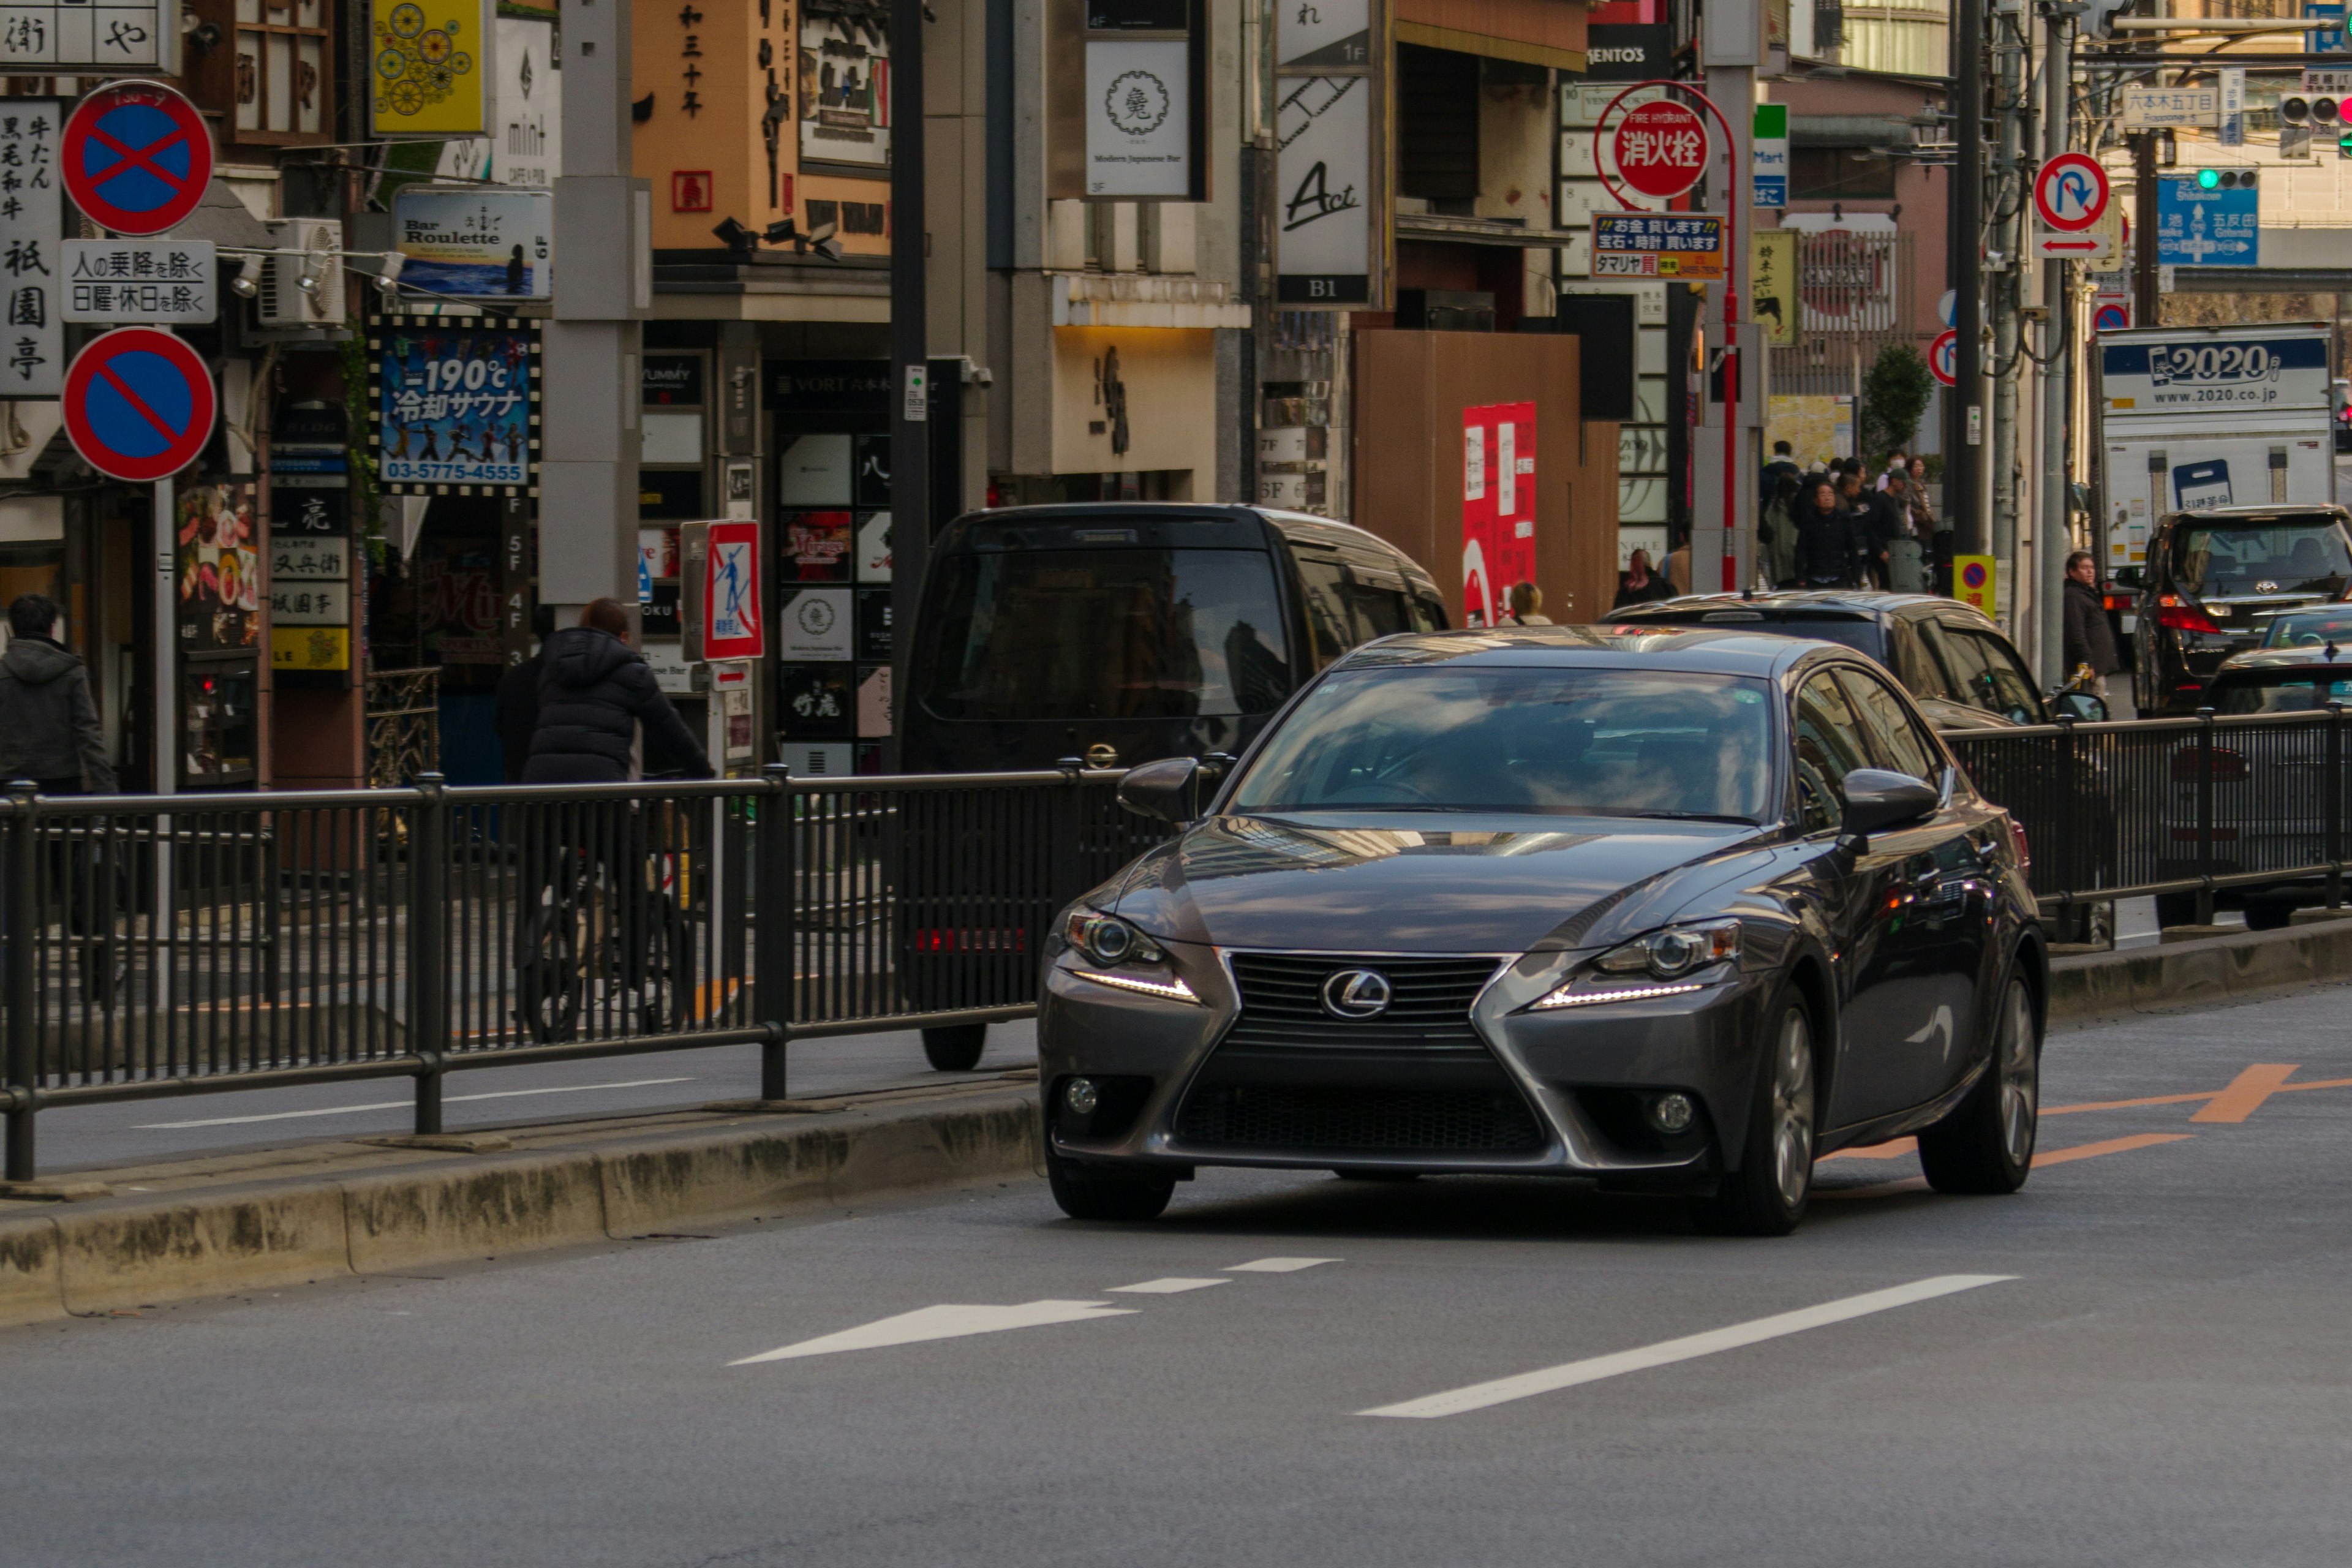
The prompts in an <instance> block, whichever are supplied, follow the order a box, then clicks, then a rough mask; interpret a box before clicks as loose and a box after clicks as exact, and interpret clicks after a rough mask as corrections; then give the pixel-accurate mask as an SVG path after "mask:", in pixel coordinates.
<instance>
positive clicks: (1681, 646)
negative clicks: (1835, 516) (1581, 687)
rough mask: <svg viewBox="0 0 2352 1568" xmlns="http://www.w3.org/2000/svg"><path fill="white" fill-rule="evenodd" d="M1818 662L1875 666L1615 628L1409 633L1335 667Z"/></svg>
mask: <svg viewBox="0 0 2352 1568" xmlns="http://www.w3.org/2000/svg"><path fill="white" fill-rule="evenodd" d="M1814 658H1835V659H1837V660H1838V661H1840V662H1843V663H1849V664H1853V665H1855V666H1857V667H1858V668H1864V669H1874V668H1877V667H1876V666H1875V665H1874V664H1873V663H1872V662H1871V661H1870V660H1869V659H1866V658H1863V657H1862V656H1861V655H1860V654H1858V653H1855V652H1854V651H1853V649H1851V648H1848V647H1841V646H1839V645H1838V644H1836V643H1830V642H1816V641H1814V640H1812V639H1811V638H1809V637H1771V636H1768V635H1759V634H1758V633H1755V632H1743V631H1717V630H1716V629H1714V628H1712V627H1696V626H1695V627H1692V628H1690V629H1688V630H1681V629H1677V630H1675V631H1672V632H1630V631H1620V630H1616V629H1614V628H1613V626H1496V627H1492V628H1488V629H1485V630H1477V629H1473V630H1469V631H1458V632H1407V633H1402V634H1399V635H1397V636H1394V637H1381V638H1380V639H1378V640H1377V641H1374V642H1368V643H1365V644H1363V645H1362V646H1361V647H1357V648H1355V649H1353V650H1351V651H1350V652H1349V653H1346V654H1343V655H1342V656H1340V658H1339V659H1338V660H1337V661H1336V662H1335V663H1334V664H1333V665H1332V668H1334V669H1367V668H1379V667H1381V666H1388V665H1407V664H1411V665H1425V664H1469V665H1481V666H1495V667H1518V668H1526V667H1529V666H1535V667H1538V668H1540V667H1546V666H1549V667H1553V668H1564V669H1595V668H1601V669H1606V668H1618V669H1660V670H1680V671H1685V672H1688V673H1691V674H1698V675H1735V676H1748V677H1756V678H1762V679H1777V678H1778V677H1779V676H1780V675H1781V674H1782V673H1783V672H1785V671H1787V670H1788V669H1789V668H1790V667H1792V666H1794V665H1797V664H1800V663H1804V662H1807V661H1810V660H1811V659H1814Z"/></svg>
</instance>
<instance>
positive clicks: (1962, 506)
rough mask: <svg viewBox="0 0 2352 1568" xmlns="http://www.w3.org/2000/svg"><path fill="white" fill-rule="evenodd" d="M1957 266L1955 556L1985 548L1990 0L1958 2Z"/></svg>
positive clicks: (1950, 494) (1951, 470)
mask: <svg viewBox="0 0 2352 1568" xmlns="http://www.w3.org/2000/svg"><path fill="white" fill-rule="evenodd" d="M1953 12H1954V16H1953V28H1952V51H1953V53H1954V55H1955V56H1956V57H1957V58H1955V59H1954V60H1953V71H1952V75H1953V79H1954V83H1953V97H1954V99H1955V100H1956V102H1955V103H1954V106H1953V107H1954V110H1955V112H1956V113H1957V115H1958V122H1957V127H1956V129H1957V136H1956V145H1955V161H1954V163H1953V167H1952V228H1951V240H1950V249H1951V262H1950V266H1951V269H1952V271H1953V272H1954V273H1955V274H1957V276H1955V277H1954V278H1953V279H1952V292H1953V295H1954V296H1955V298H1954V300H1953V308H1952V324H1953V327H1954V329H1955V335H1954V338H1953V354H1952V381H1953V384H1952V402H1953V411H1952V418H1951V426H1950V438H1949V439H1948V441H1947V442H1946V443H1945V446H1946V448H1947V453H1948V455H1947V456H1946V458H1945V459H1944V515H1945V516H1946V517H1947V518H1948V519H1949V520H1950V521H1951V525H1952V550H1953V552H1954V553H1956V554H1960V555H1977V554H1981V553H1983V551H1984V538H1985V528H1984V489H1983V484H1982V476H1983V468H1982V458H1983V447H1981V446H1980V445H1979V443H1980V442H1981V441H1982V440H1983V438H1984V437H1983V431H1984V401H1983V400H1984V343H1983V339H1982V336H1981V334H1982V332H1983V331H1984V317H1985V312H1984V268H1983V265H1982V263H1981V261H1980V259H1979V258H1980V257H1981V256H1982V254H1983V246H1984V22H1985V13H1984V0H1954V5H1953Z"/></svg>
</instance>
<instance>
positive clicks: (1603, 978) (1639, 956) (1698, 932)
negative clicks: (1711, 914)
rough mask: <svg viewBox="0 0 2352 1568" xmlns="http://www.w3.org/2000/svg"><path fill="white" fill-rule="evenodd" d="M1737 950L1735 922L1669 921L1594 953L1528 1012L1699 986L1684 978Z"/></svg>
mask: <svg viewBox="0 0 2352 1568" xmlns="http://www.w3.org/2000/svg"><path fill="white" fill-rule="evenodd" d="M1738 956H1739V922H1738V921H1703V922H1701V923H1699V924H1696V925H1681V926H1668V927H1666V928H1665V929H1664V931H1652V932H1650V933H1649V934H1648V935H1646V936H1638V937H1635V938H1634V939H1633V941H1632V942H1626V943H1625V944H1624V945H1622V947H1614V948H1612V949H1610V950H1609V951H1608V952H1604V953H1602V954H1601V956H1600V957H1599V958H1596V959H1594V960H1593V961H1592V962H1591V963H1589V964H1587V965H1586V966H1585V967H1584V968H1583V969H1582V970H1580V972H1578V973H1575V974H1573V975H1570V977H1569V978H1568V979H1567V980H1566V981H1564V982H1562V983H1561V984H1559V986H1558V987H1556V988H1555V989H1553V990H1552V991H1550V992H1549V993H1547V994H1545V995H1543V996H1541V997H1539V998H1538V999H1537V1000H1536V1001H1535V1002H1533V1003H1531V1004H1529V1005H1528V1010H1529V1011H1530V1012H1545V1011H1549V1010H1550V1009H1552V1008H1556V1007H1589V1006H1592V1005H1595V1004H1598V1003H1602V1002H1646V1001H1651V1000H1654V999H1655V998H1657V997H1661V996H1683V995H1687V994H1690V993H1691V992H1694V991H1702V990H1705V989H1706V982H1704V981H1700V980H1694V979H1686V978H1685V976H1688V975H1695V974H1696V973H1699V972H1700V971H1702V970H1705V969H1708V968H1711V967H1712V966H1714V965H1716V964H1718V963H1727V962H1730V961H1732V960H1736V959H1737V958H1738Z"/></svg>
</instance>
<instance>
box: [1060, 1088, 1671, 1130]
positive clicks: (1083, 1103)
mask: <svg viewBox="0 0 2352 1568" xmlns="http://www.w3.org/2000/svg"><path fill="white" fill-rule="evenodd" d="M1062 1103H1063V1104H1064V1105H1066V1106H1067V1107H1069V1110H1070V1114H1071V1115H1073V1116H1092V1115H1093V1114H1094V1113H1095V1107H1096V1106H1097V1105H1100V1104H1101V1103H1102V1090H1101V1089H1097V1088H1096V1087H1095V1080H1094V1079H1090V1078H1074V1079H1071V1080H1070V1081H1069V1082H1068V1083H1067V1084H1066V1085H1065V1086H1064V1087H1063V1089H1062ZM1685 1103H1687V1102H1685ZM1683 1120H1684V1121H1689V1120H1690V1117H1689V1113H1688V1112H1687V1111H1685V1113H1684V1117H1683Z"/></svg>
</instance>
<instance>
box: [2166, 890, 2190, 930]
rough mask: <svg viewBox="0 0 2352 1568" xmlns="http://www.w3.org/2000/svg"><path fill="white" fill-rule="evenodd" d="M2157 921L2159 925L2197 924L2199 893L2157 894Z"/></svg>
mask: <svg viewBox="0 0 2352 1568" xmlns="http://www.w3.org/2000/svg"><path fill="white" fill-rule="evenodd" d="M2156 923H2157V924H2158V925H2159V926H2186V925H2195V924H2196V923H2197V895H2196V894H2194V893H2158V894H2157V896H2156Z"/></svg>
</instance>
